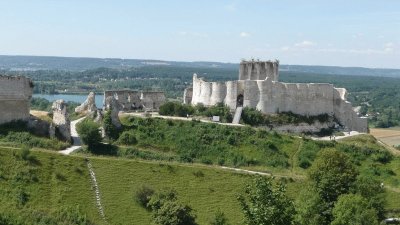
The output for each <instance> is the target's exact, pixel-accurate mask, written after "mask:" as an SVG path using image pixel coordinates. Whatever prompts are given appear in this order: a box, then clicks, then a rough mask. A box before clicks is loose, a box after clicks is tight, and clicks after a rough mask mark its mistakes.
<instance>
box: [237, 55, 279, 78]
mask: <svg viewBox="0 0 400 225" xmlns="http://www.w3.org/2000/svg"><path fill="white" fill-rule="evenodd" d="M266 78H270V79H271V80H272V81H278V80H279V61H278V60H275V61H259V60H257V61H255V60H251V61H245V60H243V61H241V62H240V67H239V80H265V79H266Z"/></svg>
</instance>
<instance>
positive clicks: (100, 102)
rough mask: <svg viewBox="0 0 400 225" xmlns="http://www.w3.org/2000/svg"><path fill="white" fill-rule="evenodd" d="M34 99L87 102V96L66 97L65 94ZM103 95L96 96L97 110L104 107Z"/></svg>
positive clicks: (40, 95) (38, 95)
mask: <svg viewBox="0 0 400 225" xmlns="http://www.w3.org/2000/svg"><path fill="white" fill-rule="evenodd" d="M33 97H34V98H44V99H47V100H49V101H50V102H53V101H55V100H57V99H64V100H65V101H67V102H68V101H71V102H77V103H82V102H84V101H85V100H86V98H87V95H65V94H55V95H47V94H33ZM103 99H104V97H103V95H96V106H97V108H102V107H103Z"/></svg>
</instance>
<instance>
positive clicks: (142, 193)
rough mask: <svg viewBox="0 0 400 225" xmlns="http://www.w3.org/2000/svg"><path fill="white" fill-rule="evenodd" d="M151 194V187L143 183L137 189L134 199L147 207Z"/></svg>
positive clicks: (152, 192) (152, 191)
mask: <svg viewBox="0 0 400 225" xmlns="http://www.w3.org/2000/svg"><path fill="white" fill-rule="evenodd" d="M153 194H154V190H153V189H152V188H150V187H148V186H145V185H143V186H142V187H141V188H139V190H137V191H136V193H135V200H136V202H137V203H139V205H140V206H142V207H144V208H148V206H147V204H148V203H149V201H150V199H151V196H153Z"/></svg>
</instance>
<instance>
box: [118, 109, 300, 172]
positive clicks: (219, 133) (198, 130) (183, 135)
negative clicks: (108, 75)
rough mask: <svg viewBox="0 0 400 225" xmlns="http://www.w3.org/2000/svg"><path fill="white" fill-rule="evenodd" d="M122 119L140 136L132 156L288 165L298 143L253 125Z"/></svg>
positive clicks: (201, 161)
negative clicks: (143, 153)
mask: <svg viewBox="0 0 400 225" xmlns="http://www.w3.org/2000/svg"><path fill="white" fill-rule="evenodd" d="M121 122H122V124H123V127H124V128H123V129H124V130H125V132H127V131H129V132H132V133H133V134H134V136H135V137H136V138H137V140H138V143H137V145H136V146H137V150H138V151H134V152H132V153H133V154H134V155H133V156H132V157H138V156H139V154H140V153H141V152H152V154H155V153H158V154H163V155H169V156H170V157H168V158H169V159H172V160H174V159H176V158H179V159H180V161H181V162H189V163H191V162H200V163H204V164H220V165H227V166H255V165H257V166H269V167H280V168H288V167H289V162H288V159H289V156H288V153H286V151H288V152H289V151H293V150H294V149H295V148H296V147H297V145H296V142H295V140H293V139H292V138H290V137H288V136H284V137H282V136H280V135H279V134H274V133H269V132H266V131H258V130H256V129H253V128H250V127H230V126H229V127H228V126H222V125H218V124H212V123H201V122H195V121H176V120H165V119H160V118H147V119H142V118H138V117H135V118H133V117H122V118H121ZM144 149H148V150H150V149H151V150H152V151H144ZM121 155H124V154H123V152H121ZM163 158H165V157H163Z"/></svg>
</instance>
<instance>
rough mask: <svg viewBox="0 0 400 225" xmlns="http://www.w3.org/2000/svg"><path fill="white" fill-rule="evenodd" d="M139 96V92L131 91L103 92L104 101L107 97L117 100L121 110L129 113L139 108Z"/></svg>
mask: <svg viewBox="0 0 400 225" xmlns="http://www.w3.org/2000/svg"><path fill="white" fill-rule="evenodd" d="M140 95H141V93H140V92H139V91H132V90H115V91H105V92H104V101H105V100H106V99H107V98H108V97H110V96H112V97H114V98H115V99H116V100H117V102H118V104H119V105H120V108H121V110H124V111H129V110H133V109H137V108H140V106H141V100H140Z"/></svg>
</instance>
